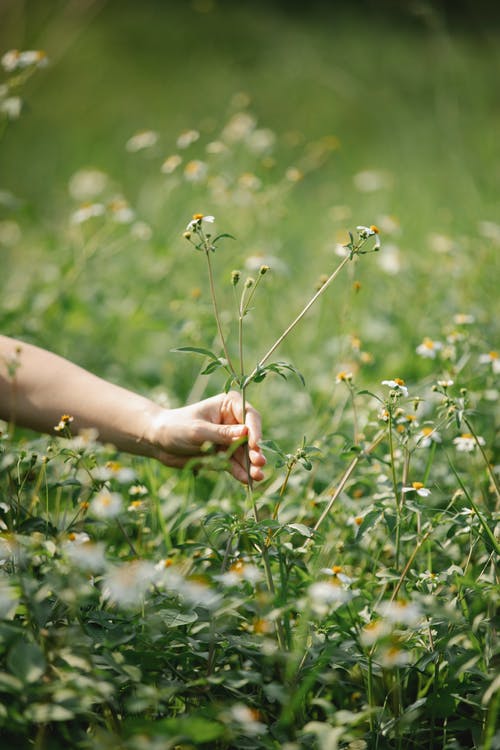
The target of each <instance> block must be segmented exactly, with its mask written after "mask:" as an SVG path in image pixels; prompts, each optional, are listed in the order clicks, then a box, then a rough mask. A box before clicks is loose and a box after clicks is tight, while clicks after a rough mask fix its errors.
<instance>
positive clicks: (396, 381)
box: [394, 378, 405, 385]
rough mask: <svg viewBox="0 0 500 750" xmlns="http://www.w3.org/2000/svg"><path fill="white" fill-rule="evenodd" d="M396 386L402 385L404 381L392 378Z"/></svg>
mask: <svg viewBox="0 0 500 750" xmlns="http://www.w3.org/2000/svg"><path fill="white" fill-rule="evenodd" d="M394 382H395V383H396V385H404V384H405V381H404V380H403V379H402V378H394Z"/></svg>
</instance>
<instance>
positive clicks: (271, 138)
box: [246, 128, 276, 154]
mask: <svg viewBox="0 0 500 750" xmlns="http://www.w3.org/2000/svg"><path fill="white" fill-rule="evenodd" d="M275 142H276V134H275V133H274V132H273V131H272V130H270V129H269V128H258V129H257V130H254V131H253V132H251V133H250V134H249V135H248V137H247V140H246V144H247V146H248V148H249V149H250V151H253V153H254V154H264V153H266V152H267V151H270V150H271V149H272V147H273V146H274V144H275Z"/></svg>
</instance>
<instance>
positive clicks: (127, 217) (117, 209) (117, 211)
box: [108, 197, 135, 224]
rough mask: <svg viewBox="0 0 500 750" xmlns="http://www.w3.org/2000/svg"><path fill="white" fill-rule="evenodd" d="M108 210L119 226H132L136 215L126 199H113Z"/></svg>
mask: <svg viewBox="0 0 500 750" xmlns="http://www.w3.org/2000/svg"><path fill="white" fill-rule="evenodd" d="M108 209H109V211H110V212H111V217H112V219H113V221H116V222H117V224H130V222H131V221H133V220H134V217H135V214H134V212H133V210H132V209H131V208H130V206H129V204H128V203H127V201H126V200H125V199H124V198H121V197H117V198H113V200H112V201H110V202H109V204H108Z"/></svg>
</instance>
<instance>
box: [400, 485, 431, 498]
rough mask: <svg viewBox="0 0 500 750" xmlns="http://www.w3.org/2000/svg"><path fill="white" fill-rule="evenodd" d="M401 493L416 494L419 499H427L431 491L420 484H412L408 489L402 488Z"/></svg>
mask: <svg viewBox="0 0 500 750" xmlns="http://www.w3.org/2000/svg"><path fill="white" fill-rule="evenodd" d="M403 492H416V493H417V495H420V497H427V496H428V495H430V494H431V491H430V490H428V489H427V487H424V485H423V484H422V482H412V483H411V485H410V486H409V487H403Z"/></svg>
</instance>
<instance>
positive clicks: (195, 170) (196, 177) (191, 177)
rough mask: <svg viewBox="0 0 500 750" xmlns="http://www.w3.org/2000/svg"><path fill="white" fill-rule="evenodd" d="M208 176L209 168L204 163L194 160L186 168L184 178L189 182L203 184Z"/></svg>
mask: <svg viewBox="0 0 500 750" xmlns="http://www.w3.org/2000/svg"><path fill="white" fill-rule="evenodd" d="M207 174H208V167H207V165H206V164H205V162H204V161H200V160H199V159H192V160H191V161H188V163H187V164H186V166H185V167H184V177H185V179H186V180H187V181H188V182H201V181H202V180H204V179H205V177H206V176H207Z"/></svg>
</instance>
